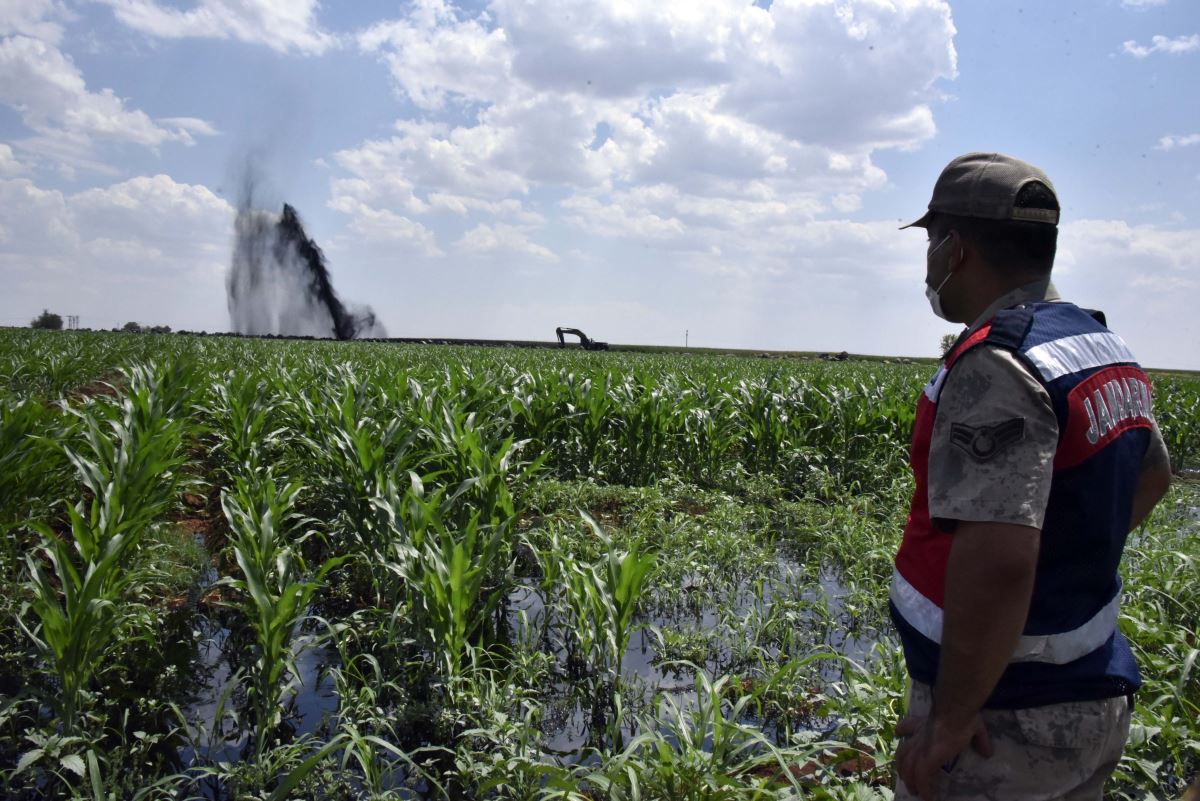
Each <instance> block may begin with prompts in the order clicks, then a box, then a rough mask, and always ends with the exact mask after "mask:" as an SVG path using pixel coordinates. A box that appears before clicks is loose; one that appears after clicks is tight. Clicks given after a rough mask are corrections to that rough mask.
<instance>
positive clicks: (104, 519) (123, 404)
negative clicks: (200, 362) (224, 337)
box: [27, 366, 186, 731]
mask: <svg viewBox="0 0 1200 801" xmlns="http://www.w3.org/2000/svg"><path fill="white" fill-rule="evenodd" d="M177 375H178V374H177V373H175V374H174V376H175V377H177ZM128 376H129V379H130V387H129V393H128V394H127V395H126V396H125V397H124V398H123V399H121V401H120V402H119V404H118V405H116V406H108V407H103V406H96V407H93V408H90V409H85V410H83V411H80V412H76V413H77V414H78V416H79V417H80V421H81V435H82V439H83V447H78V448H76V447H74V446H72V445H69V444H68V445H64V446H63V448H64V451H65V453H66V456H67V458H68V459H69V460H70V461H71V462H72V463H73V464H74V465H75V467H76V469H77V470H78V472H79V474H80V477H81V479H82V480H83V483H84V486H85V487H86V488H87V489H88V490H89V491H90V495H91V501H90V503H87V502H84V501H80V502H78V503H77V504H75V505H73V506H68V507H67V512H68V516H69V520H70V539H69V540H67V539H65V538H64V537H62V536H60V535H59V534H58V533H57V532H55V531H53V530H51V529H50V528H49V527H47V526H46V525H44V524H38V525H37V530H38V531H39V532H40V533H41V534H42V544H41V547H40V548H39V549H38V552H37V553H35V554H32V555H30V556H28V557H27V564H28V567H29V575H30V580H29V587H30V589H31V590H32V592H33V593H34V596H35V597H34V600H33V601H32V602H31V604H30V608H31V610H32V611H33V612H34V614H35V615H36V616H37V618H38V620H39V622H40V624H41V625H40V629H39V630H38V631H33V630H28V631H29V634H30V635H31V637H32V638H33V639H34V641H35V643H36V644H37V645H38V647H39V648H40V649H41V650H42V651H43V653H44V654H45V655H46V656H47V658H48V659H49V661H50V663H51V665H52V668H53V671H54V672H55V674H56V675H57V676H58V679H59V680H60V682H61V684H62V693H61V695H60V696H58V697H57V698H56V699H54V701H53V703H54V704H55V705H56V707H57V708H58V711H59V714H60V716H61V719H62V723H63V726H64V727H65V728H66V729H67V730H68V731H75V729H76V728H77V726H78V722H79V721H78V713H79V709H80V705H81V703H82V702H83V700H84V696H85V693H86V691H87V687H88V684H89V682H90V681H91V679H92V677H93V676H94V675H95V673H96V671H97V670H98V669H99V668H100V666H101V665H102V664H103V662H104V657H105V654H106V652H107V650H108V647H109V645H110V644H111V641H112V638H113V635H114V633H115V631H116V629H117V626H118V624H119V620H120V614H121V610H120V605H121V599H122V595H123V594H124V592H125V590H126V588H127V587H128V586H129V584H130V582H131V580H132V577H133V574H132V573H131V571H130V570H129V569H128V566H127V564H126V561H127V559H128V557H129V555H130V552H131V551H132V550H133V549H135V548H136V546H137V543H138V542H139V540H140V539H141V538H142V536H143V535H144V534H145V532H146V530H147V529H148V528H149V527H151V526H153V525H155V524H156V523H157V522H158V521H159V519H160V517H161V516H162V514H163V513H164V512H165V511H166V509H167V507H168V506H169V504H170V503H171V502H172V500H173V499H174V497H175V494H176V491H177V486H178V484H179V483H180V481H181V479H180V476H179V474H178V468H179V466H180V465H181V464H182V463H183V456H182V454H181V453H180V451H181V445H182V441H183V435H184V430H185V426H184V424H183V422H182V421H181V420H179V419H177V418H173V417H172V416H171V415H173V414H177V413H178V412H179V410H180V408H181V406H182V403H183V400H184V398H185V397H186V391H185V390H183V391H181V390H180V388H179V387H178V386H175V385H172V384H171V383H169V379H170V378H171V377H172V376H173V373H172V371H155V370H153V369H152V368H147V367H141V366H135V367H134V368H132V369H131V370H130V371H129V372H128ZM105 429H107V431H106V430H105Z"/></svg>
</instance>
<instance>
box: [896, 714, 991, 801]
mask: <svg viewBox="0 0 1200 801" xmlns="http://www.w3.org/2000/svg"><path fill="white" fill-rule="evenodd" d="M896 736H897V737H900V738H903V739H901V741H900V747H899V748H898V749H897V750H896V769H897V771H898V772H899V774H900V780H901V781H903V782H904V786H905V787H907V788H908V791H909V792H910V793H912V794H913V795H916V796H919V797H920V798H921V799H922V801H934V796H933V782H934V778H935V777H936V776H937V772H938V771H939V770H941V769H942V766H943V765H946V764H948V763H951V762H953V761H954V760H956V759H957V758H958V755H959V754H961V753H962V752H963V751H964V750H966V748H967V746H968V745H970V746H971V747H973V748H974V749H975V750H976V751H978V752H979V753H980V754H982V755H983V756H985V757H990V756H991V755H992V741H991V739H989V738H988V733H987V729H986V728H985V727H984V725H983V719H982V718H980V717H979V716H978V715H976V716H975V719H974V720H973V721H971V723H970V724H969V725H968V726H967V727H965V728H962V729H958V730H953V729H951V728H950V727H949V726H948V725H947V724H944V723H941V722H939V721H936V720H934V719H933V718H928V717H923V716H914V715H910V716H909V717H906V718H905V719H904V720H902V721H900V724H899V725H898V726H896Z"/></svg>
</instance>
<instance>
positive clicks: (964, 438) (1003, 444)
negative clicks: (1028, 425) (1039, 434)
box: [950, 417, 1025, 462]
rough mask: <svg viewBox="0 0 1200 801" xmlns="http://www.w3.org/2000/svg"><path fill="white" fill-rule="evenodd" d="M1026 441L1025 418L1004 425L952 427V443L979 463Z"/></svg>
mask: <svg viewBox="0 0 1200 801" xmlns="http://www.w3.org/2000/svg"><path fill="white" fill-rule="evenodd" d="M1023 439H1025V418H1024V417H1014V418H1013V419H1011V420H1005V421H1004V422H1002V423H995V424H993V425H985V426H969V425H967V424H966V423H954V424H952V425H951V426H950V441H951V442H952V443H954V446H955V447H957V448H959V449H960V450H962V451H964V452H965V453H966V454H967V455H968V456H970V457H971V458H972V459H974V460H975V461H977V462H986V461H988V460H989V459H992V458H993V457H995V455H996V454H998V453H1000V452H1001V451H1003V450H1004V449H1005V448H1007V447H1008V446H1009V445H1012V444H1014V443H1017V442H1020V441H1021V440H1023Z"/></svg>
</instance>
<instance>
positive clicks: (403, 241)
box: [329, 194, 443, 256]
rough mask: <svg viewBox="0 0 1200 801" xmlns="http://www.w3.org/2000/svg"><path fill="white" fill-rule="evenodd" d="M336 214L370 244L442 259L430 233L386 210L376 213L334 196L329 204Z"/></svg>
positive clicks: (345, 198) (355, 202)
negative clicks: (340, 214) (347, 217)
mask: <svg viewBox="0 0 1200 801" xmlns="http://www.w3.org/2000/svg"><path fill="white" fill-rule="evenodd" d="M329 207H330V208H331V209H334V210H335V211H340V212H342V213H343V214H348V215H350V230H351V231H353V232H354V233H355V234H357V235H358V236H359V237H361V238H363V239H365V240H367V241H369V242H372V243H385V244H388V245H389V246H396V245H399V246H402V247H408V248H409V249H410V251H412V252H415V253H419V254H421V255H425V256H441V255H443V253H442V251H441V250H440V249H439V248H438V246H437V240H436V238H435V237H434V235H433V233H432V232H431V231H430V230H429V229H428V228H426V227H425V226H423V225H421V224H420V223H418V222H414V221H412V220H410V219H408V218H407V217H402V216H400V215H399V214H395V213H393V212H391V211H388V210H386V209H375V208H371V207H370V206H368V205H366V204H365V203H363V202H362V201H360V200H357V199H355V198H353V197H351V196H349V195H345V194H341V195H336V196H335V197H334V198H333V199H332V200H330V201H329Z"/></svg>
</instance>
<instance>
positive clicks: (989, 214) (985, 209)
mask: <svg viewBox="0 0 1200 801" xmlns="http://www.w3.org/2000/svg"><path fill="white" fill-rule="evenodd" d="M1031 181H1037V182H1040V183H1042V184H1045V186H1046V188H1047V189H1049V190H1050V192H1051V193H1052V194H1053V193H1054V184H1052V183H1050V179H1049V178H1048V177H1047V176H1046V173H1044V172H1042V171H1041V170H1039V169H1038V168H1037V167H1035V166H1033V165H1032V164H1029V163H1027V162H1024V161H1021V160H1020V159H1016V158H1013V157H1012V156H1006V155H1004V154H1003V153H967V154H966V155H965V156H959V157H958V158H956V159H955V160H954V161H952V162H950V163H949V164H947V165H946V169H944V170H942V174H941V175H939V176H938V179H937V183H936V184H934V186H933V197H932V198H930V200H929V211H927V212H925V214H924V215H923V216H922V217H921V218H920V219H919V220H916V221H914V222H911V223H909V224H908V225H904V226H901V230H903V229H905V228H911V227H913V226H917V227H919V228H926V227H928V225H929V220H930V218H931V217H932V216H933V215H934V213H936V212H941V213H942V214H954V215H957V216H960V217H983V218H984V219H988V220H1024V221H1027V222H1040V223H1047V224H1049V225H1058V210H1057V209H1027V208H1019V207H1017V206H1015V205H1014V204H1015V202H1016V199H1017V194H1018V193H1019V192H1020V191H1021V188H1022V187H1023V186H1025V185H1026V184H1028V183H1030V182H1031ZM1055 200H1056V201H1057V195H1056V196H1055ZM1055 205H1057V202H1056V203H1055Z"/></svg>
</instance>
